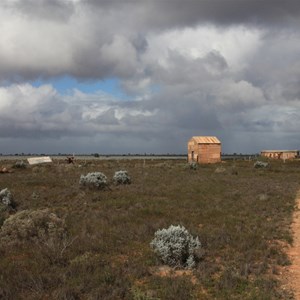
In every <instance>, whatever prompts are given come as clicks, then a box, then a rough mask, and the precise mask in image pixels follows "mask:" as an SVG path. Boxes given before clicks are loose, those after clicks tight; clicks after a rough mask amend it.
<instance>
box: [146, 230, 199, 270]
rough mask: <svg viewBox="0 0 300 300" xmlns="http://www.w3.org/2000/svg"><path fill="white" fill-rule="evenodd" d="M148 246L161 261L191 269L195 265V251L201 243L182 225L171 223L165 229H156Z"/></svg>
mask: <svg viewBox="0 0 300 300" xmlns="http://www.w3.org/2000/svg"><path fill="white" fill-rule="evenodd" d="M150 246H151V247H152V248H153V250H154V252H155V253H156V254H158V256H159V257H160V259H161V260H162V262H163V263H165V264H167V265H169V266H171V267H183V268H188V269H191V268H193V267H195V265H196V251H198V250H199V249H200V247H201V243H200V241H199V239H198V237H196V238H194V237H193V236H192V235H191V234H190V233H189V232H188V231H187V230H186V229H185V227H184V226H180V225H178V226H174V225H171V226H170V227H169V228H167V229H166V228H163V229H160V230H157V231H156V232H155V237H154V239H153V240H152V241H151V243H150Z"/></svg>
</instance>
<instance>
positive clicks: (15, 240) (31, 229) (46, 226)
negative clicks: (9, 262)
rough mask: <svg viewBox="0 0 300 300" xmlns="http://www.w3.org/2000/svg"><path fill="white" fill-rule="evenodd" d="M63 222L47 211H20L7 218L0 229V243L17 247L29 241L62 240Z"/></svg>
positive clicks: (64, 230)
mask: <svg viewBox="0 0 300 300" xmlns="http://www.w3.org/2000/svg"><path fill="white" fill-rule="evenodd" d="M65 233H66V228H65V221H64V219H62V218H59V217H58V216H57V215H56V214H54V213H53V212H51V211H50V210H49V209H47V208H46V209H39V210H22V211H20V212H17V213H16V214H13V215H11V216H10V217H9V218H7V219H6V220H5V221H4V223H3V226H2V227H1V229H0V243H3V244H5V245H18V244H20V243H23V242H26V241H30V242H39V241H42V240H43V241H48V240H49V239H62V238H64V236H65Z"/></svg>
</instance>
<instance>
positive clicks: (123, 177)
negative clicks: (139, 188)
mask: <svg viewBox="0 0 300 300" xmlns="http://www.w3.org/2000/svg"><path fill="white" fill-rule="evenodd" d="M113 181H114V182H115V183H116V184H130V183H131V178H130V176H129V175H128V172H127V171H117V172H115V175H114V177H113Z"/></svg>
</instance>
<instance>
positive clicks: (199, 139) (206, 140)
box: [192, 136, 221, 144]
mask: <svg viewBox="0 0 300 300" xmlns="http://www.w3.org/2000/svg"><path fill="white" fill-rule="evenodd" d="M192 139H193V140H195V141H196V143H197V144H221V142H220V141H219V140H218V138H217V137H215V136H193V137H192Z"/></svg>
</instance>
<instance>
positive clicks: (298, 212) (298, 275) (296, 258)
mask: <svg viewBox="0 0 300 300" xmlns="http://www.w3.org/2000/svg"><path fill="white" fill-rule="evenodd" d="M291 230H292V232H293V245H292V246H291V247H289V248H288V249H287V254H288V256H289V258H290V261H291V265H290V266H288V267H286V268H285V270H284V272H283V282H284V287H285V288H287V289H291V290H292V291H293V293H294V297H295V299H296V300H298V299H299V300H300V194H298V197H297V199H296V207H295V211H294V214H293V222H292V226H291Z"/></svg>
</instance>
